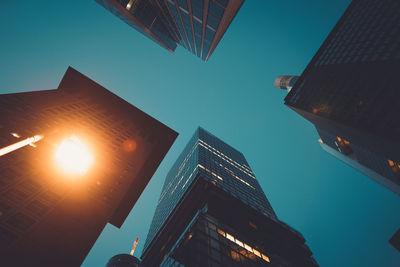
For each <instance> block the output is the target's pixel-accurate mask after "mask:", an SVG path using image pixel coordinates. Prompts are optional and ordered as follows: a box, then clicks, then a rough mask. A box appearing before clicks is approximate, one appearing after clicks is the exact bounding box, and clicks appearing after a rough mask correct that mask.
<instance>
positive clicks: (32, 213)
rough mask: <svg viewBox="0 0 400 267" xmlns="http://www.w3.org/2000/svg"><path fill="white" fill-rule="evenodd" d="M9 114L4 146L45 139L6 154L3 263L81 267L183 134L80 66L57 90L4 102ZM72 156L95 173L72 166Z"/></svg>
mask: <svg viewBox="0 0 400 267" xmlns="http://www.w3.org/2000/svg"><path fill="white" fill-rule="evenodd" d="M0 114H1V115H2V116H1V121H0V132H1V135H0V147H2V148H3V147H6V146H8V145H10V144H13V143H16V142H18V141H19V140H22V139H24V138H26V137H29V136H34V135H41V136H43V139H42V140H40V141H38V142H36V143H34V144H32V146H29V145H28V146H25V147H22V148H20V149H17V150H15V151H13V152H11V153H8V154H6V155H4V156H1V157H0V259H1V265H2V266H79V265H80V264H81V263H82V262H83V260H84V258H85V257H86V255H87V254H88V252H89V250H90V249H91V247H92V246H93V244H94V242H95V241H96V239H97V238H98V236H99V235H100V233H101V231H102V230H103V228H104V227H105V225H106V224H107V223H108V222H109V223H111V224H113V225H114V226H116V227H121V225H122V223H123V222H124V220H125V218H126V217H127V216H128V214H129V212H130V210H131V209H132V207H133V206H134V204H135V202H136V201H137V199H138V198H139V196H140V195H141V193H142V191H143V190H144V188H145V186H146V185H147V183H148V182H149V180H150V178H151V177H152V175H153V173H154V172H155V170H156V168H157V167H158V165H159V164H160V162H161V160H162V159H163V158H164V156H165V154H166V153H167V151H168V150H169V148H170V146H171V145H172V143H173V141H174V140H175V138H176V136H177V133H176V132H174V131H173V130H171V129H169V128H168V127H166V126H165V125H163V124H162V123H160V122H158V121H157V120H155V119H154V118H152V117H150V116H149V115H147V114H145V113H144V112H142V111H141V110H139V109H137V108H136V107H134V106H133V105H131V104H129V103H128V102H126V101H124V100H123V99H121V98H119V97H118V96H116V95H115V94H113V93H111V92H110V91H108V90H107V89H105V88H103V87H102V86H100V85H99V84H97V83H95V82H94V81H92V80H90V79H89V78H87V77H86V76H84V75H82V74H81V73H79V72H78V71H76V70H74V69H72V68H68V70H67V72H66V73H65V75H64V77H63V79H62V81H61V83H60V84H59V86H58V89H55V90H44V91H35V92H24V93H15V94H5V95H0ZM78 140H79V141H78ZM71 143H73V144H75V145H76V144H77V143H78V144H81V143H82V144H84V145H85V147H86V152H87V154H86V152H81V151H79V150H76V149H75V148H74V147H72V148H71V146H70V145H71ZM88 155H90V156H88ZM64 156H70V158H69V160H70V161H71V160H72V161H74V160H78V161H77V164H78V165H79V164H81V163H82V162H86V161H88V163H90V164H89V165H90V166H87V168H80V169H76V168H75V167H76V164H74V165H72V166H69V167H70V168H69V169H67V168H65V167H68V162H62V161H59V160H60V157H61V158H63V157H64ZM71 171H77V172H71Z"/></svg>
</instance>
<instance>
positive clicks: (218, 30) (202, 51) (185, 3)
mask: <svg viewBox="0 0 400 267" xmlns="http://www.w3.org/2000/svg"><path fill="white" fill-rule="evenodd" d="M96 1H97V2H98V3H99V4H101V5H102V6H104V7H105V8H106V9H107V10H109V11H110V12H112V13H113V14H115V15H116V16H117V17H119V18H120V19H121V20H123V21H125V22H126V23H127V24H129V25H130V26H132V27H133V28H135V29H136V30H138V31H139V32H141V33H142V34H144V35H145V36H147V37H149V38H150V39H152V40H153V41H155V42H157V43H158V44H160V45H161V46H163V47H164V48H166V49H167V50H169V51H170V52H173V51H175V49H176V47H177V45H181V46H183V47H184V48H186V49H187V50H189V51H190V52H192V53H193V54H195V55H196V56H198V57H200V58H201V59H203V60H204V61H207V60H208V59H209V58H210V56H211V54H212V53H213V52H214V50H215V48H216V47H217V45H218V43H219V41H220V40H221V38H222V36H223V35H224V34H225V32H226V30H227V29H228V27H229V25H230V23H231V22H232V20H233V18H234V17H235V16H236V14H237V12H238V11H239V9H240V7H241V6H242V4H243V2H244V0H96Z"/></svg>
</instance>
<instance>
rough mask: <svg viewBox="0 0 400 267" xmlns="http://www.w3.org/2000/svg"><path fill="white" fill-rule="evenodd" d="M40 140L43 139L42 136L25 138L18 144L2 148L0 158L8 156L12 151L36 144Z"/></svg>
mask: <svg viewBox="0 0 400 267" xmlns="http://www.w3.org/2000/svg"><path fill="white" fill-rule="evenodd" d="M42 139H43V136H42V135H35V136H33V137H29V138H26V139H24V140H22V141H20V142H18V143H15V144H12V145H9V146H6V147H3V148H1V149H0V157H1V156H3V155H5V154H8V153H10V152H13V151H15V150H17V149H20V148H22V147H24V146H27V145H31V144H33V143H36V142H38V141H40V140H42Z"/></svg>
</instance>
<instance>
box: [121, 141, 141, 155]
mask: <svg viewBox="0 0 400 267" xmlns="http://www.w3.org/2000/svg"><path fill="white" fill-rule="evenodd" d="M122 146H123V148H124V150H125V151H126V152H133V151H135V150H136V147H137V144H136V141H135V140H133V139H128V140H125V142H124V143H123V144H122Z"/></svg>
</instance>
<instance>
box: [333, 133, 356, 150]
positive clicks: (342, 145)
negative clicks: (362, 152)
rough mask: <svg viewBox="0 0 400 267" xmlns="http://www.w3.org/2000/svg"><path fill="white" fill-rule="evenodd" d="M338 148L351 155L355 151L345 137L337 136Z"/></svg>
mask: <svg viewBox="0 0 400 267" xmlns="http://www.w3.org/2000/svg"><path fill="white" fill-rule="evenodd" d="M335 143H336V146H337V147H338V150H339V151H340V152H342V153H343V154H345V155H350V154H352V153H353V150H352V149H351V147H350V142H349V141H347V140H346V139H344V138H340V137H339V136H338V137H337V142H336V141H335Z"/></svg>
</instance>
